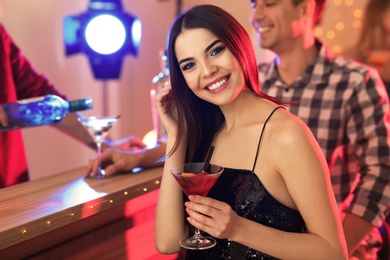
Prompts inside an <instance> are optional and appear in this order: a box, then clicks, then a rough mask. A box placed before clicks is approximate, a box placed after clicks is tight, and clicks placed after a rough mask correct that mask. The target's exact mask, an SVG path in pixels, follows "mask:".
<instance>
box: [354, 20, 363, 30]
mask: <svg viewBox="0 0 390 260" xmlns="http://www.w3.org/2000/svg"><path fill="white" fill-rule="evenodd" d="M352 26H353V28H355V29H359V28H360V27H361V26H362V22H361V21H360V20H356V21H353V23H352Z"/></svg>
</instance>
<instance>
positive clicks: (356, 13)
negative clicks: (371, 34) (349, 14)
mask: <svg viewBox="0 0 390 260" xmlns="http://www.w3.org/2000/svg"><path fill="white" fill-rule="evenodd" d="M362 15H363V11H362V9H355V10H354V11H353V16H354V17H356V18H360V17H362Z"/></svg>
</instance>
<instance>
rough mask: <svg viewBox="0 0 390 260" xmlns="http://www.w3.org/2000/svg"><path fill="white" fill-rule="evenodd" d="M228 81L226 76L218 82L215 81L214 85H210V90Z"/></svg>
mask: <svg viewBox="0 0 390 260" xmlns="http://www.w3.org/2000/svg"><path fill="white" fill-rule="evenodd" d="M226 81H227V79H226V78H224V79H223V80H221V81H219V82H217V83H214V84H213V85H211V86H210V87H208V89H209V90H215V89H217V88H219V87H220V86H222V85H223V84H225V83H226Z"/></svg>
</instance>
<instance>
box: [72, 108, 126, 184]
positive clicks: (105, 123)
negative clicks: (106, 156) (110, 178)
mask: <svg viewBox="0 0 390 260" xmlns="http://www.w3.org/2000/svg"><path fill="white" fill-rule="evenodd" d="M119 117H120V116H91V117H80V118H79V119H78V120H79V121H80V123H81V124H82V125H83V126H84V127H85V128H86V129H87V131H88V133H89V134H90V135H91V136H92V138H93V140H94V141H95V143H96V147H97V156H98V174H97V175H96V176H95V177H96V178H97V179H99V180H101V179H102V178H103V177H104V175H105V172H104V169H102V167H101V163H100V158H99V157H100V155H101V153H102V151H101V149H102V148H101V146H102V143H103V142H104V139H105V138H106V137H107V135H108V132H109V131H110V129H111V127H112V126H113V125H114V124H115V123H116V121H117V120H118V119H119ZM91 177H92V176H91Z"/></svg>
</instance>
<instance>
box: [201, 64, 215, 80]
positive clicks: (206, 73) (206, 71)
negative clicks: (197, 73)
mask: <svg viewBox="0 0 390 260" xmlns="http://www.w3.org/2000/svg"><path fill="white" fill-rule="evenodd" d="M216 71H217V66H215V65H213V64H210V63H204V64H203V65H202V75H203V77H210V76H212V75H214V73H215V72H216Z"/></svg>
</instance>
